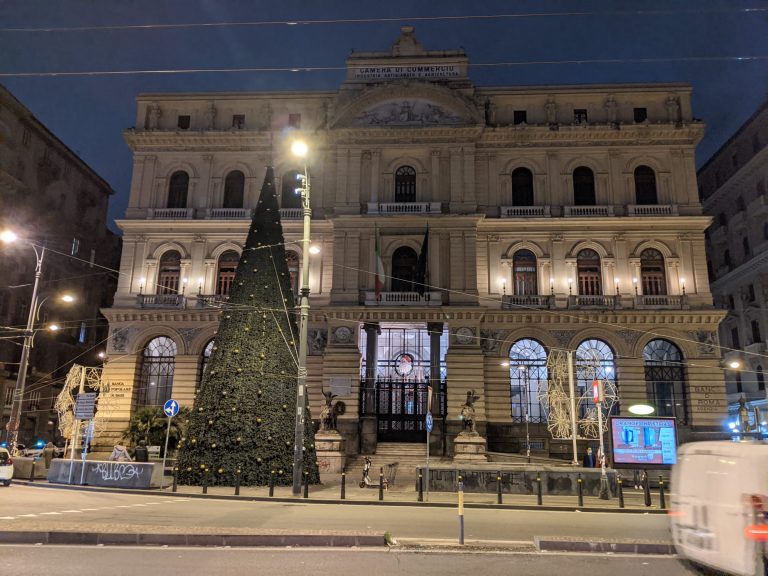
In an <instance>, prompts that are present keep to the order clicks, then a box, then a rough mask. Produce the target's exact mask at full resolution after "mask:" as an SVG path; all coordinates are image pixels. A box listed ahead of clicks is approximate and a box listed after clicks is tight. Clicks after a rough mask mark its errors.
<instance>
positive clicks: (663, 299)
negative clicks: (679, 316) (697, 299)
mask: <svg viewBox="0 0 768 576" xmlns="http://www.w3.org/2000/svg"><path fill="white" fill-rule="evenodd" d="M685 300H686V298H685V296H682V295H674V296H670V295H668V294H659V295H650V294H647V295H642V296H635V308H637V309H638V310H645V309H653V310H682V309H683V308H684V307H685V305H686V301H685Z"/></svg>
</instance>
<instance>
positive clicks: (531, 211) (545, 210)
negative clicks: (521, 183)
mask: <svg viewBox="0 0 768 576" xmlns="http://www.w3.org/2000/svg"><path fill="white" fill-rule="evenodd" d="M551 215H552V214H551V212H550V209H549V206H502V207H501V217H502V218H549V217H550V216H551Z"/></svg>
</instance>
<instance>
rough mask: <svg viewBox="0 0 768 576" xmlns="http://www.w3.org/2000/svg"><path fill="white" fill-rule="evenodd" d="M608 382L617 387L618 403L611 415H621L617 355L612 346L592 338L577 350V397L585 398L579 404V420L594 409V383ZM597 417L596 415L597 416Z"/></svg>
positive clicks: (582, 343)
mask: <svg viewBox="0 0 768 576" xmlns="http://www.w3.org/2000/svg"><path fill="white" fill-rule="evenodd" d="M595 380H602V381H608V382H610V383H611V384H613V385H614V386H615V387H616V393H617V402H616V403H615V404H614V405H613V408H612V409H611V414H618V413H619V402H618V386H617V383H616V354H615V353H614V351H613V348H611V346H610V344H608V343H607V342H605V341H603V340H599V339H596V338H590V339H589V340H584V341H583V342H581V344H579V345H578V347H577V348H576V386H577V387H578V390H577V391H576V396H577V397H581V398H584V401H583V402H580V403H579V418H582V419H583V418H585V417H587V415H588V412H589V411H590V410H591V409H593V407H594V403H593V402H592V382H594V381H595ZM595 415H596V414H595Z"/></svg>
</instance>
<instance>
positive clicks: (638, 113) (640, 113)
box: [634, 108, 648, 123]
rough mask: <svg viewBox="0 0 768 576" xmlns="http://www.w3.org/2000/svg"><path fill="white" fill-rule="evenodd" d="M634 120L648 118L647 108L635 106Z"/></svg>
mask: <svg viewBox="0 0 768 576" xmlns="http://www.w3.org/2000/svg"><path fill="white" fill-rule="evenodd" d="M634 112H635V122H638V123H640V122H645V121H646V120H648V108H635V109H634Z"/></svg>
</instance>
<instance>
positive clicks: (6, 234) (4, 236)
mask: <svg viewBox="0 0 768 576" xmlns="http://www.w3.org/2000/svg"><path fill="white" fill-rule="evenodd" d="M18 239H19V237H18V236H17V235H16V233H15V232H13V231H12V230H3V231H2V232H0V240H2V241H3V242H5V243H6V244H10V243H11V242H16V240H18Z"/></svg>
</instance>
